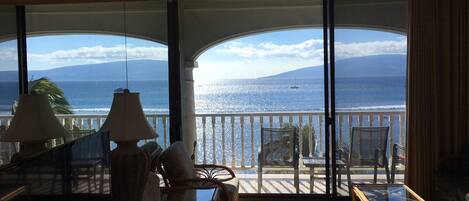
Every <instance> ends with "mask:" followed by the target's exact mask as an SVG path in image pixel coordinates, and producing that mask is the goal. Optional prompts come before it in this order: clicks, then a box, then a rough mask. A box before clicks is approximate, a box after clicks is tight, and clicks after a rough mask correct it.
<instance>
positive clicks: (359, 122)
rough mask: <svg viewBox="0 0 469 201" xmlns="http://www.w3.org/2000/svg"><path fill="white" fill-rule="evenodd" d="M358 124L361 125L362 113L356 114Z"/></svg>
mask: <svg viewBox="0 0 469 201" xmlns="http://www.w3.org/2000/svg"><path fill="white" fill-rule="evenodd" d="M358 125H360V127H363V113H360V114H358Z"/></svg>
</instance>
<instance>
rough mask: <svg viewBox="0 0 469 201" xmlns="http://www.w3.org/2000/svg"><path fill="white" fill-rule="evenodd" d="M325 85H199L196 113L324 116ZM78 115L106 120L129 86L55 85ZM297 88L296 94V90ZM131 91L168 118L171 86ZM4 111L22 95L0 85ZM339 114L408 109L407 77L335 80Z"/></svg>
mask: <svg viewBox="0 0 469 201" xmlns="http://www.w3.org/2000/svg"><path fill="white" fill-rule="evenodd" d="M323 82H324V81H323V80H322V79H308V80H306V79H299V80H293V79H284V80H266V79H249V80H224V81H210V82H199V81H195V83H194V91H195V97H194V98H195V107H196V113H232V112H236V113H238V112H280V111H282V112H286V111H323V110H324V109H323V108H324V90H323V88H324V87H323V86H324V83H323ZM56 84H57V85H58V86H59V87H60V88H61V89H62V90H63V91H64V93H65V96H66V97H67V99H68V101H69V102H70V105H71V106H72V109H73V111H74V112H75V113H76V114H107V113H108V112H109V108H110V106H111V104H112V97H113V91H114V90H115V89H117V88H125V82H123V81H122V82H118V81H99V82H73V81H69V82H56ZM292 86H298V88H292ZM129 89H130V90H131V91H132V92H139V93H140V99H141V103H142V106H143V108H144V111H145V112H146V113H149V114H161V113H168V110H169V109H168V107H169V104H168V97H169V95H168V82H167V81H163V80H161V81H130V82H129ZM0 90H1V91H2V94H3V95H2V98H0V111H1V113H2V114H8V113H9V112H10V108H11V104H12V103H13V102H14V100H15V99H16V98H17V93H18V89H17V88H16V86H15V84H13V83H0ZM335 98H336V108H337V109H338V110H360V109H367V110H379V109H381V110H393V109H403V108H404V105H405V77H367V78H337V79H336V94H335Z"/></svg>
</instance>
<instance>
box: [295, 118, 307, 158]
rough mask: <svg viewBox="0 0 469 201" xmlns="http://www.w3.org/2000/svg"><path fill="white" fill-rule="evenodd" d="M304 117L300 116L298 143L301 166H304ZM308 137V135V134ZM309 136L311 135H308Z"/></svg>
mask: <svg viewBox="0 0 469 201" xmlns="http://www.w3.org/2000/svg"><path fill="white" fill-rule="evenodd" d="M302 121H303V117H302V116H301V114H298V143H299V146H298V147H299V150H300V151H299V152H300V164H303V133H302V131H303V129H302V128H303V123H302ZM307 135H308V133H307ZM308 136H309V135H308Z"/></svg>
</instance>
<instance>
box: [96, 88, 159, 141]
mask: <svg viewBox="0 0 469 201" xmlns="http://www.w3.org/2000/svg"><path fill="white" fill-rule="evenodd" d="M103 130H107V131H109V135H110V138H111V140H114V141H135V140H142V139H151V138H155V137H157V134H156V132H155V131H154V130H153V129H152V128H151V126H150V124H148V121H147V119H146V117H145V114H144V113H143V110H142V105H141V104H140V98H139V93H130V92H129V90H124V92H123V93H114V100H113V101H112V106H111V111H110V112H109V115H108V117H107V119H106V122H104V125H103Z"/></svg>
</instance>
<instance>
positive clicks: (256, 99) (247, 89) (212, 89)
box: [193, 28, 407, 195]
mask: <svg viewBox="0 0 469 201" xmlns="http://www.w3.org/2000/svg"><path fill="white" fill-rule="evenodd" d="M336 34H337V37H336V40H335V47H336V50H335V52H334V53H335V58H336V61H335V66H336V69H335V72H336V73H335V77H336V82H335V84H336V94H335V99H336V107H337V109H338V110H337V111H338V115H337V116H336V117H337V121H338V123H337V128H336V129H337V131H338V133H337V140H340V141H339V142H340V143H344V144H348V143H350V139H349V138H348V135H349V134H350V130H349V128H352V127H354V126H360V125H361V126H366V125H368V124H369V123H370V122H371V124H370V125H371V126H388V127H392V128H391V130H392V135H393V137H390V138H392V139H390V140H391V141H392V142H393V143H398V142H402V140H403V138H405V135H404V131H405V124H403V123H402V122H404V121H405V120H404V119H400V117H402V115H403V114H405V91H406V90H405V77H406V52H407V39H406V36H405V35H403V34H401V33H396V32H395V31H382V30H381V31H378V30H377V29H370V28H338V29H336ZM323 61H324V55H323V38H322V29H315V28H305V29H291V30H280V31H272V32H266V33H258V34H253V35H248V36H244V37H238V38H236V39H232V40H227V41H224V42H221V43H219V44H217V45H215V46H213V47H211V48H210V49H207V50H206V51H204V53H203V54H201V55H200V56H199V57H198V59H197V62H198V68H195V69H194V71H193V73H194V80H195V84H194V88H195V107H196V108H195V110H196V118H197V141H198V145H199V146H198V150H197V153H199V155H198V158H197V160H198V162H200V163H206V162H215V163H219V164H226V165H232V166H233V167H236V168H238V169H237V170H238V174H237V176H238V177H239V178H240V179H241V182H246V185H247V184H248V183H249V182H259V181H258V180H256V179H254V180H252V179H249V178H251V177H252V174H257V173H258V172H257V171H258V170H257V169H256V168H258V166H259V158H258V153H259V151H260V149H261V148H260V147H261V130H262V128H266V127H268V128H274V127H275V128H279V127H280V128H282V127H296V128H298V130H299V141H300V142H299V143H300V146H299V147H300V152H301V154H300V158H302V159H304V158H308V157H319V158H321V157H322V158H323V157H324V153H325V132H324V131H325V128H324V126H325V117H324V71H323ZM366 119H368V120H366ZM388 142H390V141H388ZM390 144H391V143H390ZM201 153H202V154H201ZM302 159H300V161H301V160H302ZM301 168H303V170H301ZM399 168H401V169H399ZM402 168H403V167H402V166H398V168H397V169H398V171H397V174H396V175H397V176H396V178H397V179H396V182H403V169H402ZM306 170H307V167H306V166H304V165H303V164H300V171H299V172H300V173H299V177H300V182H310V181H309V177H308V174H309V172H307V171H306ZM361 173H363V174H365V175H366V174H369V173H366V171H365V172H359V174H361ZM292 174H293V173H292V172H288V171H287V172H283V173H278V172H277V174H275V173H273V172H270V173H267V174H265V176H263V180H264V183H266V182H267V183H270V184H269V185H272V186H275V185H284V186H285V189H287V190H285V191H282V190H279V189H275V188H272V187H268V186H265V185H264V186H263V187H262V190H261V191H260V192H262V193H264V192H270V193H288V192H291V191H294V189H295V187H294V182H293V179H292ZM320 174H324V172H322V173H320ZM353 177H355V175H354V176H353ZM365 177H366V176H365ZM273 178H277V179H278V178H282V179H285V180H286V181H288V182H286V183H283V184H281V181H279V180H277V179H273ZM379 178H380V179H383V178H384V173H383V174H381V173H380V174H379ZM358 179H362V180H366V179H364V178H362V177H360V178H358ZM315 182H317V183H315V184H314V186H316V187H315V189H317V190H313V192H314V193H324V192H321V189H324V185H325V181H324V180H321V179H318V180H316V181H315ZM342 182H344V185H347V180H346V179H345V178H344V179H343V180H342ZM240 190H241V192H243V193H256V192H258V191H257V189H256V188H252V189H250V188H244V189H243V188H241V189H240ZM303 190H304V193H309V190H310V189H303ZM339 194H341V195H348V190H346V189H341V190H339Z"/></svg>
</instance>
